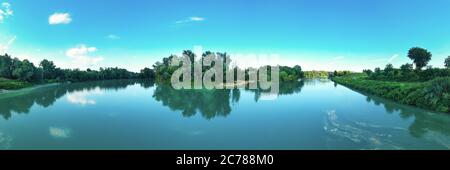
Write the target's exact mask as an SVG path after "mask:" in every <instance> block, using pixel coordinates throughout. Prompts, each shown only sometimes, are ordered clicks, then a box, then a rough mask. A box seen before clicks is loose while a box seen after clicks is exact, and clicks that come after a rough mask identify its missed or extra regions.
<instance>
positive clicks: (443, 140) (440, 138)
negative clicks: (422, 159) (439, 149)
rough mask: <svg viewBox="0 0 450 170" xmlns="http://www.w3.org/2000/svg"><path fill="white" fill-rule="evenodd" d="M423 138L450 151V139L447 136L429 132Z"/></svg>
mask: <svg viewBox="0 0 450 170" xmlns="http://www.w3.org/2000/svg"><path fill="white" fill-rule="evenodd" d="M425 138H426V139H428V140H432V141H434V142H436V143H438V144H440V145H442V146H444V147H446V148H447V149H450V137H449V136H446V135H443V134H441V133H437V132H433V131H430V132H428V133H427V134H426V135H425Z"/></svg>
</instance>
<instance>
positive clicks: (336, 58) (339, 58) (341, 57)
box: [333, 56, 345, 60]
mask: <svg viewBox="0 0 450 170" xmlns="http://www.w3.org/2000/svg"><path fill="white" fill-rule="evenodd" d="M344 58H345V57H344V56H337V57H334V58H333V60H342V59H344Z"/></svg>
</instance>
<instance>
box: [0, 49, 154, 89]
mask: <svg viewBox="0 0 450 170" xmlns="http://www.w3.org/2000/svg"><path fill="white" fill-rule="evenodd" d="M0 77H3V78H7V79H12V80H21V81H26V82H30V83H41V82H49V81H72V82H80V81H90V80H112V79H137V78H153V77H154V72H153V70H152V69H149V68H145V69H143V70H141V72H140V73H134V72H130V71H128V70H126V69H121V68H117V67H115V68H100V70H98V71H97V70H91V69H87V70H80V69H61V68H58V67H56V66H55V64H54V63H53V62H52V61H49V60H43V61H41V62H40V64H39V66H37V67H36V66H35V65H34V64H33V63H31V62H30V61H28V60H22V61H21V60H19V59H18V58H12V57H11V56H9V55H8V54H5V55H0Z"/></svg>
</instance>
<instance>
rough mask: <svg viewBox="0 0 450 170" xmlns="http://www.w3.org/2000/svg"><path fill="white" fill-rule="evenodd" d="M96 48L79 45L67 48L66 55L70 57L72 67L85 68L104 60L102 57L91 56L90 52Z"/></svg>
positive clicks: (94, 65)
mask: <svg viewBox="0 0 450 170" xmlns="http://www.w3.org/2000/svg"><path fill="white" fill-rule="evenodd" d="M96 51H97V48H95V47H87V46H86V45H83V44H82V45H79V46H77V47H75V48H71V49H69V50H67V52H66V56H68V57H70V58H71V59H72V67H75V68H80V69H86V68H89V67H96V66H97V64H98V63H99V62H101V61H103V60H104V58H103V57H91V56H89V54H90V53H93V52H96Z"/></svg>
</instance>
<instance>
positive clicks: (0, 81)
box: [0, 77, 33, 90]
mask: <svg viewBox="0 0 450 170" xmlns="http://www.w3.org/2000/svg"><path fill="white" fill-rule="evenodd" d="M31 86H33V84H31V83H28V82H24V81H19V80H10V79H5V78H1V77H0V90H17V89H22V88H27V87H31Z"/></svg>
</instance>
